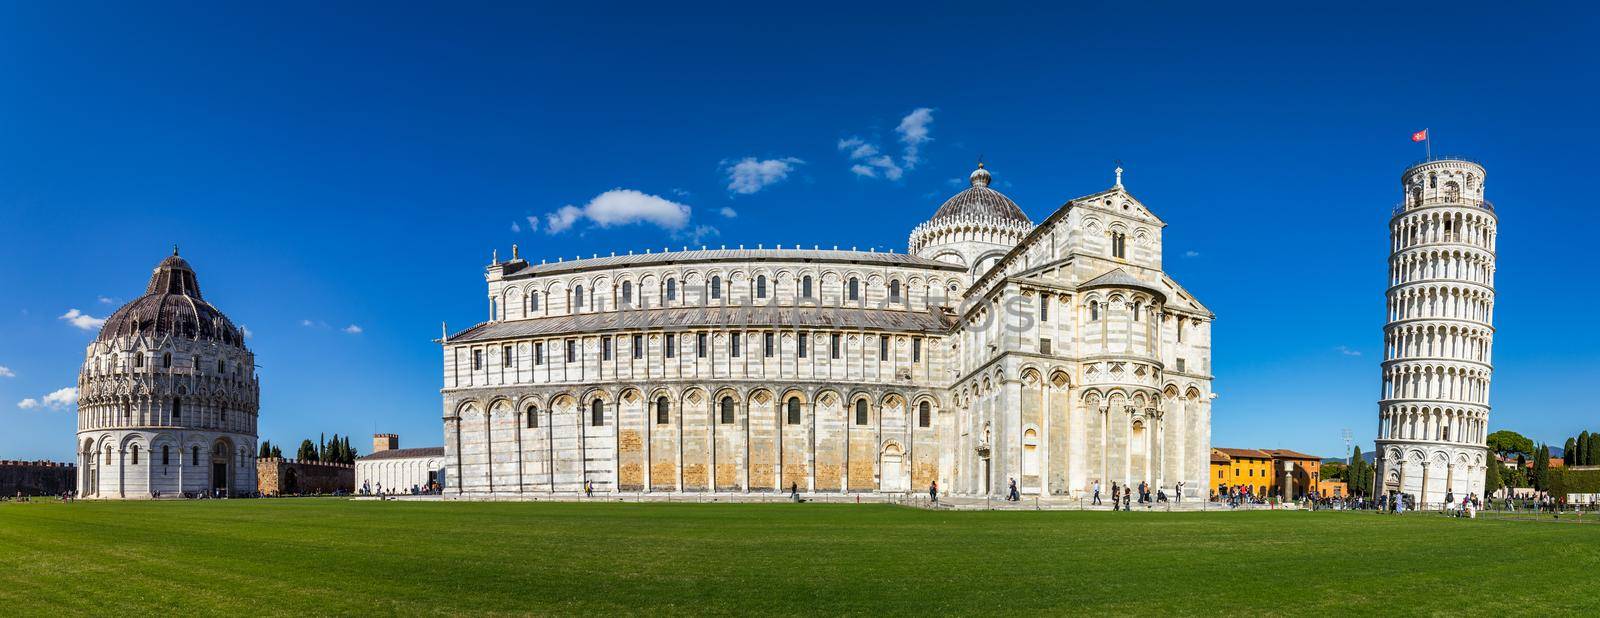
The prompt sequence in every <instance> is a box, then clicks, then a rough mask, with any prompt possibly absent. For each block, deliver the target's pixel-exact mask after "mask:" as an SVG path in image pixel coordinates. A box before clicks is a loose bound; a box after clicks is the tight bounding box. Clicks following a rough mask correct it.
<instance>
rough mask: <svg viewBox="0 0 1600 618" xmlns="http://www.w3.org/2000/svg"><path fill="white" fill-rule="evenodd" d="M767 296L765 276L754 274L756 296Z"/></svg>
mask: <svg viewBox="0 0 1600 618" xmlns="http://www.w3.org/2000/svg"><path fill="white" fill-rule="evenodd" d="M766 297H767V276H766V275H756V298H766Z"/></svg>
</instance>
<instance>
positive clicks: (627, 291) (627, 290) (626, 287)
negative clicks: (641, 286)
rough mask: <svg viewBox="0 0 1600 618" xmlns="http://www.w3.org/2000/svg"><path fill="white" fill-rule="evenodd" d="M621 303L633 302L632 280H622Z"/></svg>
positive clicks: (629, 303) (628, 303)
mask: <svg viewBox="0 0 1600 618" xmlns="http://www.w3.org/2000/svg"><path fill="white" fill-rule="evenodd" d="M622 304H624V305H631V304H633V282H632V281H624V282H622Z"/></svg>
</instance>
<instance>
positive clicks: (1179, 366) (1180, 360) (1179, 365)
mask: <svg viewBox="0 0 1600 618" xmlns="http://www.w3.org/2000/svg"><path fill="white" fill-rule="evenodd" d="M1178 371H1183V359H1181V358H1180V359H1178Z"/></svg>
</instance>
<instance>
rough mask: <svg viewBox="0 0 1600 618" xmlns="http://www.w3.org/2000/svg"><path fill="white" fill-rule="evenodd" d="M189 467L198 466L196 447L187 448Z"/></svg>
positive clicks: (198, 457)
mask: <svg viewBox="0 0 1600 618" xmlns="http://www.w3.org/2000/svg"><path fill="white" fill-rule="evenodd" d="M189 465H191V466H198V465H200V447H198V446H191V447H189Z"/></svg>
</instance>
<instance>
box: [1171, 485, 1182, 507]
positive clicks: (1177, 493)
mask: <svg viewBox="0 0 1600 618" xmlns="http://www.w3.org/2000/svg"><path fill="white" fill-rule="evenodd" d="M1172 502H1173V503H1174V504H1182V503H1183V481H1178V484H1177V485H1175V486H1173V488H1172Z"/></svg>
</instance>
